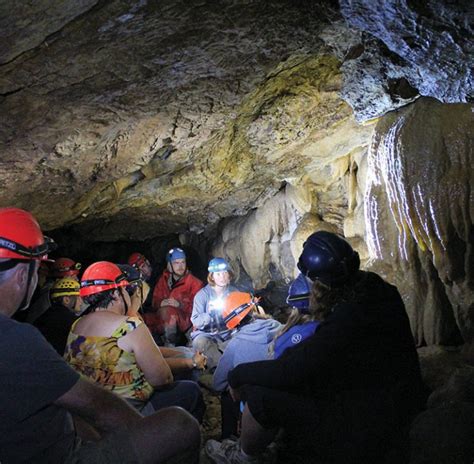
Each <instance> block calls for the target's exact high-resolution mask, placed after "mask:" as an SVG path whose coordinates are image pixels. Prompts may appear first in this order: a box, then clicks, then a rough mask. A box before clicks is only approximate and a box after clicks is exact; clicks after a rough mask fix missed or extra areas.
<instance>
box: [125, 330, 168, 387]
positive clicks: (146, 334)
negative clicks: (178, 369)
mask: <svg viewBox="0 0 474 464" xmlns="http://www.w3.org/2000/svg"><path fill="white" fill-rule="evenodd" d="M119 346H120V347H121V348H122V347H123V348H124V349H127V351H133V353H134V354H135V359H136V360H137V364H138V366H139V367H140V369H141V370H142V371H143V373H144V374H145V378H146V379H147V381H148V382H149V383H150V384H151V385H152V386H154V387H160V386H163V385H167V384H169V383H171V382H172V381H173V374H172V373H171V370H170V368H169V366H168V364H167V363H166V361H165V359H164V358H163V356H162V354H161V351H160V349H159V348H158V346H157V345H156V343H155V341H154V340H153V337H152V336H151V333H150V331H149V330H148V328H147V326H146V325H145V324H140V325H139V326H138V327H137V328H136V329H135V330H133V331H132V332H130V333H129V334H128V335H126V336H125V337H123V338H122V339H120V341H119Z"/></svg>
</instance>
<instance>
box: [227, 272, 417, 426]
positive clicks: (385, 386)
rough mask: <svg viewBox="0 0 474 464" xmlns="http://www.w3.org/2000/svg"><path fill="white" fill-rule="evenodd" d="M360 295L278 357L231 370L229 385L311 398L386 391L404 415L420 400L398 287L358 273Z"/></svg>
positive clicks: (338, 305) (414, 351)
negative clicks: (273, 390)
mask: <svg viewBox="0 0 474 464" xmlns="http://www.w3.org/2000/svg"><path fill="white" fill-rule="evenodd" d="M360 279H361V285H362V286H363V288H364V291H362V292H361V295H363V296H362V297H356V298H355V301H352V302H347V303H340V304H337V305H336V306H335V307H334V308H333V310H332V312H331V313H330V315H329V316H328V317H327V318H326V320H325V321H324V322H323V323H322V324H321V325H320V327H319V328H318V329H317V331H316V332H315V334H314V335H313V336H312V337H310V338H308V339H307V340H306V341H304V342H302V343H300V344H299V345H297V346H295V347H294V348H290V349H288V350H287V351H286V352H285V353H284V354H283V355H282V356H281V357H280V358H279V359H276V360H273V361H259V362H255V363H248V364H241V365H239V366H237V367H236V368H235V369H234V370H232V371H231V372H230V374H229V377H228V380H229V384H230V386H231V387H233V388H237V387H241V386H243V385H246V384H249V385H259V386H264V387H268V388H272V389H277V390H283V391H287V392H293V393H297V394H301V395H303V396H312V397H315V398H319V399H321V398H329V399H331V398H336V397H340V396H341V394H342V395H348V396H349V397H350V394H351V392H358V394H359V393H360V392H361V391H362V392H364V391H365V392H367V395H368V396H370V395H371V394H372V392H377V391H379V392H386V393H388V394H389V395H391V396H392V397H393V399H394V401H395V403H396V404H397V405H398V406H399V408H400V410H399V413H400V415H401V416H402V417H406V418H408V416H410V415H412V414H413V413H414V412H416V411H417V410H418V409H419V407H420V403H421V401H422V392H423V387H422V381H421V375H420V367H419V362H418V356H417V353H416V349H415V345H414V341H413V337H412V334H411V331H410V325H409V321H408V316H407V314H406V311H405V307H404V304H403V301H402V299H401V297H400V294H399V293H398V290H397V289H396V287H394V286H392V285H390V284H388V283H386V282H385V281H384V280H383V279H381V278H380V277H379V276H378V275H377V274H374V273H368V272H362V271H361V272H360Z"/></svg>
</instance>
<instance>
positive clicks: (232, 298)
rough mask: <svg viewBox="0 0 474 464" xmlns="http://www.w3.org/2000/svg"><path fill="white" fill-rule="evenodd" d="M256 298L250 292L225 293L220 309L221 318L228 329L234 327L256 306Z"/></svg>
mask: <svg viewBox="0 0 474 464" xmlns="http://www.w3.org/2000/svg"><path fill="white" fill-rule="evenodd" d="M257 303H258V300H257V299H255V298H253V297H252V295H250V293H244V292H231V293H229V294H228V295H227V297H226V299H225V302H224V309H223V311H222V319H223V320H224V324H225V325H226V327H227V328H228V329H235V327H237V326H238V325H239V324H240V322H241V321H242V319H243V318H244V317H245V316H246V315H247V314H248V313H249V312H250V311H252V310H253V309H255V308H256V304H257Z"/></svg>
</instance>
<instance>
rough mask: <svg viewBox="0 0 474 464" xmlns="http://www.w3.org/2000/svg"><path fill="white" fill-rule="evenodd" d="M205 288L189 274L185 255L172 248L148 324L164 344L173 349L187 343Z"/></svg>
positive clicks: (160, 279)
mask: <svg viewBox="0 0 474 464" xmlns="http://www.w3.org/2000/svg"><path fill="white" fill-rule="evenodd" d="M202 287H203V283H202V282H201V281H200V280H199V279H198V278H197V277H194V275H193V274H191V272H190V271H189V270H188V268H187V264H186V254H185V253H184V251H183V250H182V249H181V248H177V247H175V248H171V250H169V251H168V253H167V254H166V269H165V270H164V272H163V274H161V276H160V278H159V279H158V281H157V283H156V286H155V288H154V290H153V302H152V307H153V311H154V313H150V314H145V322H146V323H147V325H148V327H149V328H150V330H151V331H152V333H153V335H154V337H155V339H158V340H160V344H163V345H164V346H169V347H172V346H176V345H177V344H178V343H179V342H180V341H183V340H184V341H185V342H187V339H186V336H185V334H186V333H187V332H188V331H189V329H190V328H191V312H192V309H193V300H194V297H195V295H196V293H197V292H198V291H199V290H200V289H201V288H202Z"/></svg>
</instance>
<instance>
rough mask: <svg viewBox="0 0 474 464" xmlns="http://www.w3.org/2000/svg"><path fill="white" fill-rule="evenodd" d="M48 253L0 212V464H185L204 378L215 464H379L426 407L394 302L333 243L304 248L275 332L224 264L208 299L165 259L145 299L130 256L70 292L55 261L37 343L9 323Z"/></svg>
mask: <svg viewBox="0 0 474 464" xmlns="http://www.w3.org/2000/svg"><path fill="white" fill-rule="evenodd" d="M52 250H53V243H52V241H50V240H49V239H47V238H46V237H45V236H44V235H43V233H42V231H41V229H40V227H39V225H38V223H37V222H36V220H35V219H34V217H33V216H32V215H31V214H30V213H28V212H26V211H23V210H20V209H17V208H0V298H1V299H0V301H1V303H0V331H1V333H2V335H3V336H2V337H1V338H0V340H1V341H0V349H2V348H3V350H2V353H4V355H3V356H4V360H6V362H3V363H1V364H0V366H1V367H0V376H1V378H2V382H0V393H1V395H0V398H1V399H0V401H1V402H2V403H3V404H2V408H1V409H2V421H0V462H2V463H9V462H83V461H84V462H85V461H86V460H87V461H88V462H166V461H168V460H170V459H178V460H179V459H181V462H189V463H192V462H197V461H198V459H199V445H200V431H199V422H200V421H202V418H203V414H204V402H203V398H202V392H201V389H200V388H199V386H198V384H197V383H196V382H195V380H198V377H199V374H200V373H201V372H204V371H205V372H206V373H207V374H208V375H211V376H212V378H213V389H214V390H215V391H218V392H220V394H221V404H222V437H221V438H222V441H221V442H219V441H216V440H209V441H208V442H207V443H206V446H205V450H206V453H207V455H208V457H209V458H210V459H211V460H212V461H213V462H215V463H217V464H235V463H245V462H248V463H259V462H261V456H262V455H264V453H265V452H266V450H267V449H268V447H269V446H271V443H272V442H274V440H275V439H276V436H277V434H279V435H278V436H281V434H282V433H283V436H284V439H285V442H286V443H287V444H289V446H291V447H294V448H295V449H299V450H304V453H305V455H306V456H314V457H315V459H321V460H325V462H326V461H327V462H335V463H342V462H344V463H362V462H378V461H377V460H380V458H381V456H383V455H384V454H385V453H386V452H387V450H388V449H389V447H390V446H391V445H392V444H393V438H394V437H395V436H396V435H397V433H398V431H400V430H403V427H405V426H406V425H407V424H408V423H409V421H410V419H411V418H412V417H413V416H414V415H415V414H416V413H417V412H418V411H419V410H420V408H422V407H423V392H424V391H423V384H422V381H421V375H420V369H419V363H418V358H417V354H416V350H415V346H414V342H413V338H412V335H411V331H410V326H409V322H408V317H407V315H406V312H405V308H404V305H403V301H402V300H401V298H400V295H399V293H398V291H397V289H396V288H395V287H393V286H391V285H390V284H388V283H387V282H385V281H384V280H383V279H382V278H380V277H379V276H378V275H376V274H374V273H370V272H364V271H361V270H360V269H359V267H360V261H359V256H358V254H357V252H355V251H354V250H353V249H352V247H351V246H350V245H349V244H348V242H346V241H345V240H344V239H343V238H342V237H340V236H338V235H336V234H333V233H329V232H323V231H320V232H316V233H314V234H312V235H311V236H310V237H308V239H307V241H306V242H305V244H304V246H303V250H302V253H301V256H300V257H299V260H298V269H299V271H300V273H299V275H298V277H297V278H296V279H295V280H294V281H293V282H292V284H291V285H290V287H289V292H288V299H287V302H288V304H289V305H290V306H291V307H292V308H293V311H292V313H291V315H290V317H289V318H288V320H287V322H286V323H285V324H281V323H280V322H278V321H276V320H274V319H273V318H272V317H271V316H269V315H268V314H265V312H264V311H263V309H262V308H261V307H260V305H259V301H258V298H255V297H254V296H252V295H251V294H249V293H246V292H240V291H239V290H238V289H237V288H236V286H234V284H233V282H232V281H233V275H232V271H231V269H230V266H229V263H228V262H227V261H226V260H225V259H223V258H213V259H211V260H210V262H209V264H208V278H207V285H205V286H204V284H203V283H202V282H201V281H200V280H199V279H197V278H196V277H195V276H194V275H193V274H192V273H191V272H190V271H189V270H188V268H187V262H186V255H185V253H184V251H183V250H182V249H181V248H176V247H175V248H172V249H171V250H169V252H168V253H167V255H166V269H165V271H164V272H163V273H162V275H161V276H160V277H159V278H158V280H157V282H156V284H155V285H152V283H151V282H150V277H151V275H152V268H151V265H150V262H149V261H148V260H147V258H145V256H143V255H142V254H140V253H133V254H132V255H131V256H130V257H129V258H128V263H127V264H126V265H120V264H114V263H112V262H108V261H99V262H96V263H93V264H91V265H90V266H89V267H87V269H85V271H84V273H83V274H82V276H81V279H80V280H79V279H78V275H79V273H80V272H79V269H80V266H79V265H78V264H77V263H75V262H74V261H72V262H68V263H67V264H68V266H64V259H63V260H62V262H60V264H61V266H62V268H63V271H64V272H68V273H69V275H63V276H61V277H60V278H59V279H58V280H56V281H54V282H52V283H51V284H50V288H49V295H50V296H51V298H52V301H53V305H52V307H51V308H50V309H48V310H47V311H46V312H44V313H43V314H40V315H39V316H38V317H36V318H35V321H33V324H35V325H36V326H37V327H38V328H39V329H40V330H41V332H42V333H43V335H44V336H45V338H43V337H42V336H41V334H40V333H39V332H38V331H37V330H36V329H35V328H34V327H32V326H31V325H30V324H28V323H20V322H17V321H15V320H13V319H12V317H13V316H14V314H15V313H16V312H17V311H23V310H25V309H26V308H28V306H29V304H30V301H31V299H32V296H33V293H34V291H35V287H36V284H37V281H38V269H39V268H40V266H41V263H44V262H45V261H46V260H47V259H48V258H47V255H48V253H50V252H51V251H52ZM58 261H60V260H59V259H58V260H56V263H57V262H58ZM55 265H56V267H57V266H58V265H57V264H55ZM147 281H148V283H147ZM151 287H153V289H152V288H151ZM55 311H57V312H55ZM69 316H70V317H69ZM20 319H21V318H20ZM26 320H27V321H28V318H26ZM59 325H61V328H63V327H64V326H67V331H64V330H63V329H61V330H59V328H58V327H59ZM52 334H54V336H53V337H52V338H50V337H51V335H52ZM46 340H48V341H49V342H50V343H48V342H47V341H46ZM178 345H181V346H178ZM195 374H198V375H195ZM3 411H5V413H3ZM72 419H74V421H73V420H72ZM73 424H75V425H76V429H81V430H82V432H83V433H82V436H81V437H79V436H78V434H77V433H76V432H75V429H74V425H73ZM43 427H45V428H47V430H46V432H44V433H43V432H41V434H39V433H38V431H39V430H42V429H43ZM84 430H85V431H84ZM238 435H240V437H238ZM178 437H179V439H177V438H178ZM25 445H26V446H25Z"/></svg>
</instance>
